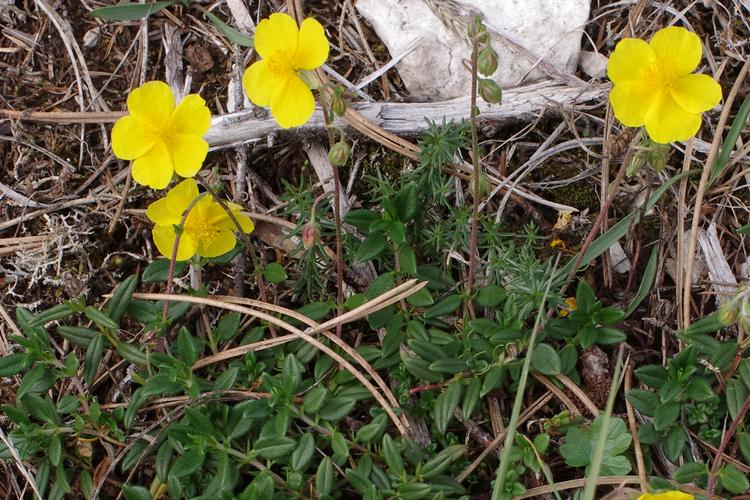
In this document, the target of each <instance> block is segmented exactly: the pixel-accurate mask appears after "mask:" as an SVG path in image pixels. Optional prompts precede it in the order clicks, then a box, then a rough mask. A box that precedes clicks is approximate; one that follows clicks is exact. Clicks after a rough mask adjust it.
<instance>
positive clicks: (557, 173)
mask: <svg viewBox="0 0 750 500" xmlns="http://www.w3.org/2000/svg"><path fill="white" fill-rule="evenodd" d="M579 173H580V169H579V167H577V166H575V165H571V164H561V163H550V164H548V165H545V166H543V167H542V168H540V169H539V170H538V171H537V176H538V177H539V179H538V180H539V181H542V182H543V180H550V179H553V180H563V179H569V178H571V177H575V176H576V175H578V174H579ZM539 194H540V195H541V196H543V197H544V198H546V199H547V200H550V201H554V202H555V203H562V204H563V205H569V206H571V207H575V208H577V209H578V210H581V211H583V210H585V209H587V208H588V209H589V210H590V211H591V212H597V211H598V210H599V197H598V196H597V191H596V187H595V185H594V183H593V182H591V180H589V179H583V180H580V181H577V182H573V183H571V184H567V185H565V186H560V187H556V188H554V189H549V190H546V191H544V192H543V193H539Z"/></svg>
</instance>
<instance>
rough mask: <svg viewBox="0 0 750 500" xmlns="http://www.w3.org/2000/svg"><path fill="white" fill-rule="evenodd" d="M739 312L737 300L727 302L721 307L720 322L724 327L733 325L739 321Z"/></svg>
mask: <svg viewBox="0 0 750 500" xmlns="http://www.w3.org/2000/svg"><path fill="white" fill-rule="evenodd" d="M739 312H740V311H739V307H737V302H736V301H735V300H730V301H727V302H725V303H723V304H722V305H721V307H719V314H718V317H719V322H720V323H721V324H722V325H724V326H727V325H731V324H733V323H734V322H735V321H737V316H738V315H739Z"/></svg>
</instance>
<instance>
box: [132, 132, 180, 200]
mask: <svg viewBox="0 0 750 500" xmlns="http://www.w3.org/2000/svg"><path fill="white" fill-rule="evenodd" d="M173 173H174V166H173V165H172V156H171V155H170V154H169V150H168V149H167V145H166V144H164V143H163V142H157V143H156V144H154V147H152V148H151V149H149V150H148V152H147V153H146V154H145V155H143V156H139V157H138V158H136V159H135V161H134V162H133V170H132V174H133V180H134V181H135V182H137V183H138V184H141V185H143V186H148V187H150V188H152V189H164V188H165V187H167V185H168V184H169V181H170V180H171V179H172V174H173Z"/></svg>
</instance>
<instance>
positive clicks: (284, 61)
mask: <svg viewBox="0 0 750 500" xmlns="http://www.w3.org/2000/svg"><path fill="white" fill-rule="evenodd" d="M293 56H294V54H292V53H291V52H290V51H288V50H277V51H276V52H274V53H273V54H272V55H271V57H269V58H268V59H266V61H267V62H268V70H269V71H270V72H271V73H273V74H275V75H276V76H288V75H289V74H290V73H294V69H295V68H294V62H293V61H294V57H293Z"/></svg>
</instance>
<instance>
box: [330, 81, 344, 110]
mask: <svg viewBox="0 0 750 500" xmlns="http://www.w3.org/2000/svg"><path fill="white" fill-rule="evenodd" d="M343 93H344V92H343V90H342V89H340V88H336V90H334V92H333V94H332V95H331V110H332V111H333V112H334V113H335V114H336V116H344V113H346V101H345V100H344V96H343Z"/></svg>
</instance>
